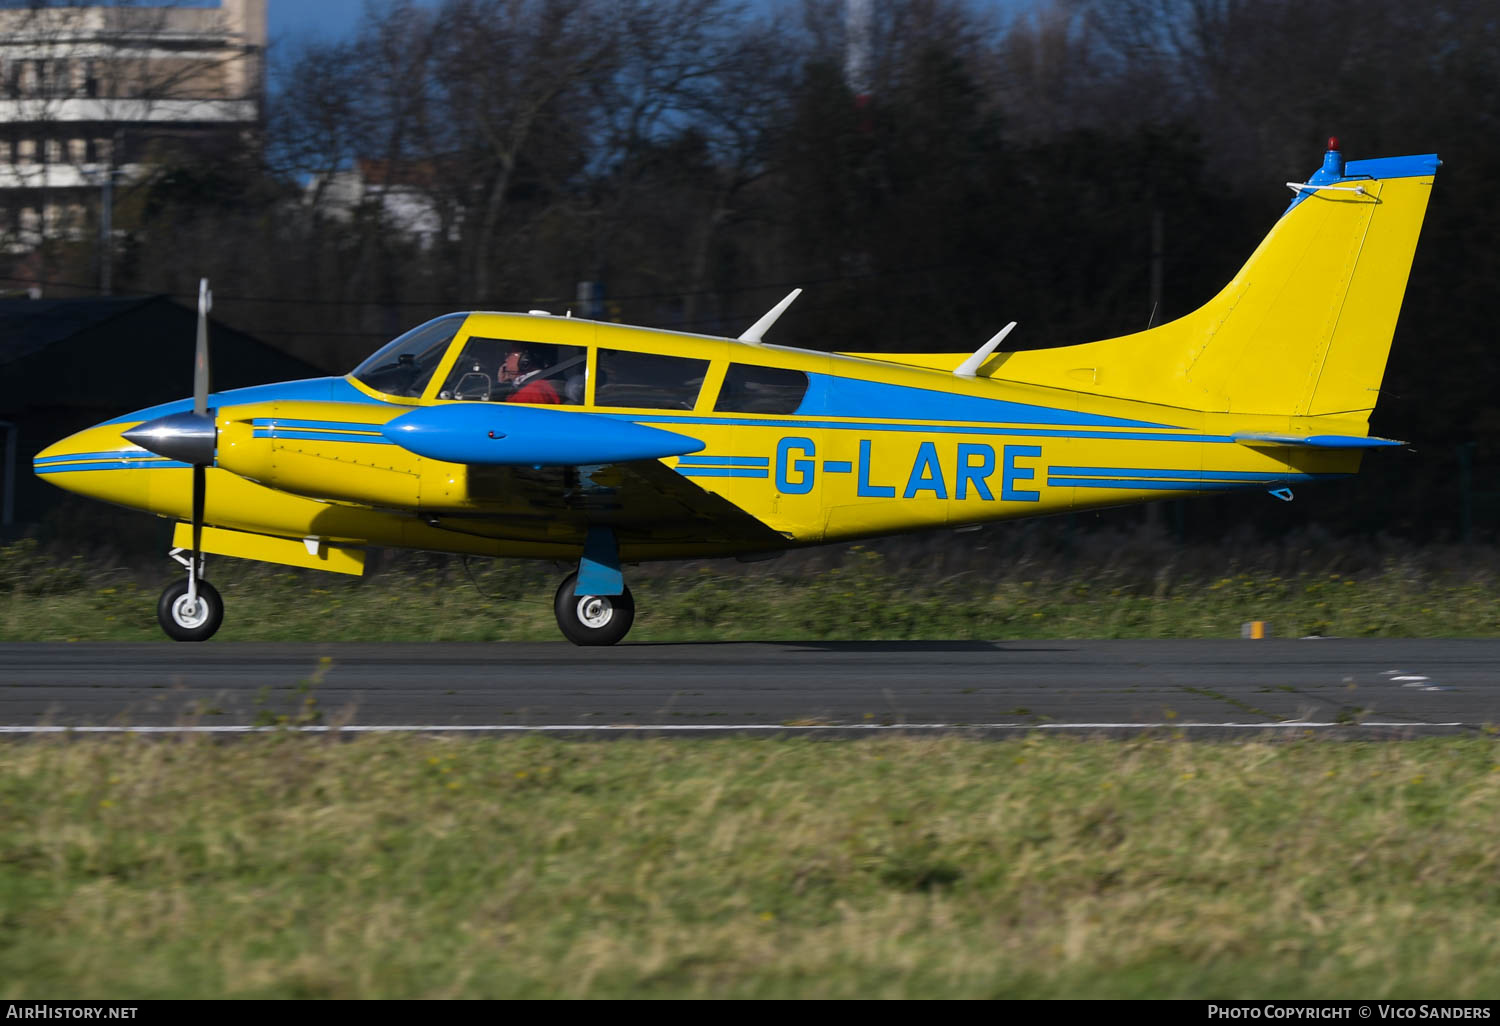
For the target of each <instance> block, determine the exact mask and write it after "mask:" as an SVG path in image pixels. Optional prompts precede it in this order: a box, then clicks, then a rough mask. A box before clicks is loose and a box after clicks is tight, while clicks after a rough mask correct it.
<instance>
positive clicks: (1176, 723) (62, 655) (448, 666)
mask: <svg viewBox="0 0 1500 1026" xmlns="http://www.w3.org/2000/svg"><path fill="white" fill-rule="evenodd" d="M278 724H281V725H286V724H290V725H293V726H300V727H306V728H309V729H314V730H328V729H344V730H352V731H386V730H402V729H427V730H440V729H441V730H455V731H463V732H475V733H482V732H494V733H509V732H517V731H547V732H554V733H575V734H589V733H606V734H607V733H619V732H628V733H639V732H648V733H649V732H658V733H665V734H672V735H677V734H718V733H724V732H741V733H755V734H785V733H813V734H818V733H843V734H861V733H878V732H887V731H903V732H919V731H948V732H954V731H959V732H970V733H981V734H992V735H1000V736H1004V735H1008V734H1015V733H1021V732H1025V731H1029V730H1044V731H1075V732H1082V733H1097V732H1113V733H1120V732H1125V733H1138V732H1139V731H1141V730H1143V729H1170V730H1174V731H1178V730H1180V731H1183V732H1185V733H1192V734H1193V735H1194V736H1216V735H1223V734H1233V735H1245V734H1248V735H1253V736H1302V735H1305V734H1307V733H1315V734H1328V735H1334V736H1381V737H1409V736H1418V735H1423V734H1433V733H1438V734H1444V733H1471V732H1475V733H1477V732H1480V731H1482V730H1484V729H1485V728H1486V727H1488V726H1489V725H1492V724H1500V640H1489V639H1482V640H1437V641H1433V640H1424V641H1407V640H1394V639H1374V640H1354V639H1309V640H1301V641H1294V640H1262V641H1013V642H1005V641H1002V642H868V643H861V642H787V643H780V644H759V643H756V644H748V643H747V644H738V643H722V644H707V645H705V644H681V645H671V644H642V645H622V646H619V647H616V648H612V649H581V648H575V647H573V646H571V645H568V644H566V643H562V642H559V643H527V644H521V643H515V644H510V643H496V644H447V643H431V644H356V643H339V644H244V643H241V644H234V643H228V644H222V643H221V644H215V643H213V642H209V643H206V644H202V645H191V644H171V643H166V642H162V643H139V644H5V645H0V732H4V733H9V734H27V733H34V732H36V731H38V730H44V731H57V730H62V729H65V728H75V729H76V728H84V729H88V730H90V731H92V730H98V729H104V728H108V729H114V730H118V729H133V730H142V731H148V732H154V731H157V730H160V729H162V728H172V729H191V730H198V731H211V732H219V733H234V732H243V731H246V730H248V729H253V728H266V727H272V726H275V725H278Z"/></svg>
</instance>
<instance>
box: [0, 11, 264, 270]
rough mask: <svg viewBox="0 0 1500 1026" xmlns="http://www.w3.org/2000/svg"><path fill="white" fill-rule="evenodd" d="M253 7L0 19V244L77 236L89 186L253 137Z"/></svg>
mask: <svg viewBox="0 0 1500 1026" xmlns="http://www.w3.org/2000/svg"><path fill="white" fill-rule="evenodd" d="M265 46H266V0H221V2H220V4H219V6H218V7H181V6H172V5H170V2H169V0H157V3H156V4H150V5H148V4H147V3H144V2H143V3H129V2H121V0H116V2H115V3H112V4H108V5H104V4H89V3H86V2H80V0H69V2H68V3H66V4H64V3H57V2H54V3H44V4H40V5H35V6H32V5H28V6H26V7H22V8H7V9H0V247H3V248H5V249H8V250H10V251H12V252H17V251H23V250H26V249H30V248H32V247H34V246H36V245H37V244H39V243H40V242H41V241H42V240H43V239H45V238H55V237H58V236H59V235H61V236H64V237H75V238H76V237H78V236H80V235H82V234H83V233H84V231H85V225H86V224H87V223H88V221H89V213H88V212H89V211H90V210H91V209H93V208H94V207H95V206H96V204H98V202H99V197H100V194H101V186H102V185H103V184H104V182H105V181H106V180H107V178H108V177H109V176H110V175H111V174H112V175H113V178H114V181H115V182H116V183H120V182H122V181H124V182H128V181H134V180H139V179H140V178H142V177H143V176H144V175H145V174H146V173H147V172H149V170H150V168H151V167H152V166H153V165H154V164H157V163H160V162H161V161H162V160H163V159H165V158H166V157H167V155H168V154H169V153H170V152H172V151H173V150H179V151H180V150H182V149H184V148H192V147H194V146H200V145H204V144H206V143H208V144H211V143H212V142H214V141H222V140H223V138H224V136H225V134H226V133H232V134H236V135H242V134H243V133H247V132H248V133H257V132H258V131H259V128H260V125H261V119H262V112H263V110H264V95H265Z"/></svg>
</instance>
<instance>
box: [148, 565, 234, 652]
mask: <svg viewBox="0 0 1500 1026" xmlns="http://www.w3.org/2000/svg"><path fill="white" fill-rule="evenodd" d="M156 619H157V620H158V621H159V622H160V623H161V629H162V630H164V631H166V632H167V637H169V638H171V639H172V640H173V641H207V640H208V639H209V638H211V637H213V636H214V631H216V630H218V629H219V624H221V623H223V622H224V600H223V599H221V598H219V592H218V591H217V590H216V589H215V588H214V586H213V585H212V584H209V583H208V582H207V581H199V582H198V601H197V602H196V603H195V602H193V601H192V600H191V599H189V598H188V582H187V581H185V580H182V581H178V582H177V583H176V584H173V585H170V586H169V587H168V588H167V590H166V591H164V592H162V593H161V601H159V602H157V603H156Z"/></svg>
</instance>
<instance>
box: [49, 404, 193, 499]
mask: <svg viewBox="0 0 1500 1026" xmlns="http://www.w3.org/2000/svg"><path fill="white" fill-rule="evenodd" d="M120 427H121V425H120V424H117V423H116V424H96V425H94V426H93V427H90V428H85V429H84V430H82V431H79V432H78V433H77V434H73V435H69V436H68V437H67V438H64V439H62V440H61V441H59V442H55V443H53V444H52V445H49V446H47V448H45V449H43V450H42V451H41V452H39V453H37V454H36V455H35V456H33V457H32V459H31V468H32V470H33V472H35V473H36V475H37V476H38V477H40V478H42V479H43V480H45V481H47V483H49V484H54V485H57V486H58V487H59V488H63V489H66V490H67V491H70V492H77V493H78V494H80V495H87V496H89V497H90V498H95V499H103V500H104V501H106V502H114V503H118V504H120V505H123V506H136V507H142V506H145V505H146V500H147V494H148V492H147V482H146V480H145V478H146V477H147V476H148V475H143V474H135V473H127V471H131V470H136V469H139V468H142V467H161V466H177V465H179V464H170V463H167V462H166V461H164V460H162V458H161V457H159V456H156V455H154V454H153V453H150V452H148V451H146V450H145V449H142V448H141V447H140V446H137V445H132V444H131V443H130V442H128V441H126V440H125V439H124V438H123V437H121V435H120Z"/></svg>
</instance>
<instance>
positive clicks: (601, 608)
mask: <svg viewBox="0 0 1500 1026" xmlns="http://www.w3.org/2000/svg"><path fill="white" fill-rule="evenodd" d="M577 587H578V575H577V574H576V573H572V574H569V575H568V576H567V577H565V578H563V582H562V584H561V585H559V586H558V589H557V597H556V598H555V599H554V600H553V602H552V609H553V612H555V613H556V614H557V625H558V626H559V627H561V628H562V632H563V633H564V634H566V635H567V636H568V640H569V641H571V642H572V643H573V644H575V645H613V644H614V643H615V642H617V641H619V640H620V639H621V638H623V637H624V636H625V635H626V634H627V633H628V632H629V630H630V625H631V624H632V623H634V622H635V599H633V598H631V596H630V589H629V588H626V587H623V586H622V590H621V592H620V594H618V595H580V594H578V593H577Z"/></svg>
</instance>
